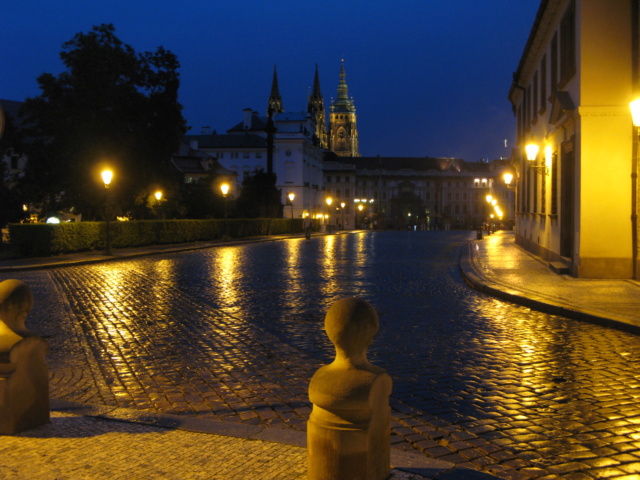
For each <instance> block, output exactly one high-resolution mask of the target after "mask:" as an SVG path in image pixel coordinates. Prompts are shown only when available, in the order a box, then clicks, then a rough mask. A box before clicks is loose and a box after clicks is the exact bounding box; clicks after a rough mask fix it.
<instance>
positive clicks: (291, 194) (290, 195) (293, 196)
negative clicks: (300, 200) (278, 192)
mask: <svg viewBox="0 0 640 480" xmlns="http://www.w3.org/2000/svg"><path fill="white" fill-rule="evenodd" d="M288 197H289V201H290V202H291V203H293V199H294V198H296V194H295V193H293V192H290V193H289V195H288Z"/></svg>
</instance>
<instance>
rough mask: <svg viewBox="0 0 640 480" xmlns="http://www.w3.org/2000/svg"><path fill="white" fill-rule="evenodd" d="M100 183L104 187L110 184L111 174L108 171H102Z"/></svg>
mask: <svg viewBox="0 0 640 480" xmlns="http://www.w3.org/2000/svg"><path fill="white" fill-rule="evenodd" d="M101 175H102V183H104V186H105V187H108V186H109V185H110V184H111V180H112V179H113V172H112V171H111V170H109V169H106V170H103V171H102V173H101Z"/></svg>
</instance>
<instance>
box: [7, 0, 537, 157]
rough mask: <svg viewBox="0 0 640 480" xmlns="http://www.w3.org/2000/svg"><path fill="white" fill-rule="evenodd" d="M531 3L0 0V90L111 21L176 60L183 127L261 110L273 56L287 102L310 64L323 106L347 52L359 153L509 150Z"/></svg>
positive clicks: (290, 106)
mask: <svg viewBox="0 0 640 480" xmlns="http://www.w3.org/2000/svg"><path fill="white" fill-rule="evenodd" d="M539 3H540V2H539V0H397V1H393V2H392V1H389V0H342V1H340V0H322V1H316V0H303V1H300V0H242V1H236V0H227V1H220V0H185V1H182V2H177V1H169V0H159V1H154V2H150V1H143V0H138V1H131V0H110V1H108V2H105V1H102V0H101V1H94V0H66V1H62V2H51V0H20V1H8V0H3V1H2V2H1V7H0V45H1V46H2V48H1V49H0V72H1V73H0V98H5V99H9V100H23V99H24V98H26V97H30V96H35V95H38V94H39V90H38V88H37V83H36V78H37V77H38V75H40V74H41V73H43V72H49V73H54V74H57V73H60V72H61V70H62V64H61V62H60V60H59V57H58V54H59V53H60V49H61V46H62V44H63V43H64V42H65V41H67V40H70V39H71V38H72V37H73V35H74V34H75V33H77V32H87V31H89V30H90V29H91V27H92V26H94V25H98V24H100V23H113V24H114V26H115V28H116V35H117V36H118V37H119V38H120V39H121V40H122V41H123V42H125V43H128V44H130V45H131V46H132V47H133V48H134V49H135V50H136V51H139V52H140V51H145V50H154V49H155V48H156V47H158V46H164V47H165V48H166V49H168V50H171V51H172V52H173V53H175V54H176V55H177V56H178V59H179V60H180V63H181V68H180V73H181V89H180V102H181V103H182V105H183V106H184V112H183V113H184V116H185V118H186V119H187V123H188V125H189V126H191V127H192V130H191V132H192V133H200V130H201V127H203V126H210V127H211V128H212V129H216V130H218V131H219V132H222V131H225V130H226V129H228V128H230V127H231V126H233V125H234V124H236V123H237V122H239V121H241V119H242V110H243V109H244V108H252V109H254V110H258V111H259V112H260V114H261V115H264V114H265V108H266V104H267V98H268V96H269V91H270V87H271V76H272V72H273V65H277V67H278V79H279V84H280V93H281V95H282V97H283V104H284V107H285V110H287V111H303V110H304V109H305V108H306V101H307V94H308V92H309V88H310V87H311V85H312V82H313V74H314V69H315V65H316V64H318V68H319V72H320V83H321V86H322V93H323V95H324V97H325V106H326V108H327V110H328V108H329V103H330V100H331V98H332V97H335V95H336V88H337V84H338V76H339V71H340V60H341V59H342V58H344V60H345V69H346V73H347V84H348V86H349V94H350V96H352V97H353V99H354V102H355V105H356V109H357V115H358V130H359V137H360V153H361V155H363V156H374V155H382V156H455V157H461V158H464V159H465V160H468V161H476V160H479V159H480V158H496V157H499V156H508V155H509V149H505V148H504V139H508V140H509V147H510V146H511V143H512V141H513V139H514V138H513V137H514V134H515V133H514V132H515V121H514V117H513V115H512V112H511V106H510V104H509V102H508V100H507V93H508V90H509V86H510V84H511V75H512V72H513V71H514V70H515V69H516V67H517V65H518V61H519V59H520V56H521V54H522V51H523V48H524V45H525V43H526V40H527V37H528V35H529V31H530V29H531V26H532V25H533V21H534V18H535V13H536V11H537V8H538V5H539Z"/></svg>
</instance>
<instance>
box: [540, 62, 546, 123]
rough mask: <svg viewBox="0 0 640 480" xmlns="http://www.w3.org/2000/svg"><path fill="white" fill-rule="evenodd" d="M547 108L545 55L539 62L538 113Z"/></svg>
mask: <svg viewBox="0 0 640 480" xmlns="http://www.w3.org/2000/svg"><path fill="white" fill-rule="evenodd" d="M546 109H547V56H546V55H544V56H543V57H542V61H541V62H540V114H543V113H544V112H545V110H546Z"/></svg>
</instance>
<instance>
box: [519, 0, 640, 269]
mask: <svg viewBox="0 0 640 480" xmlns="http://www.w3.org/2000/svg"><path fill="white" fill-rule="evenodd" d="M637 4H638V2H637V0H616V1H615V2H610V1H607V0H543V1H542V2H541V4H540V7H539V10H538V13H537V16H536V19H535V22H534V25H533V28H532V30H531V33H530V35H529V39H528V41H527V44H526V46H525V49H524V53H523V55H522V58H521V60H520V63H519V65H518V68H517V71H516V73H515V74H514V77H513V83H512V86H511V89H510V92H509V100H510V101H511V103H512V105H513V109H514V112H515V114H516V121H517V136H518V141H517V144H518V145H517V149H516V150H514V154H513V158H512V162H513V164H514V167H515V169H516V182H517V183H516V184H517V201H516V240H517V242H518V243H519V244H520V245H522V246H523V247H524V248H526V249H528V250H530V251H532V252H533V253H535V254H537V255H539V256H541V257H542V258H544V259H546V260H548V261H549V262H554V263H555V264H558V265H564V266H566V267H567V268H568V269H569V270H570V272H571V273H572V274H573V275H575V276H578V277H585V278H632V277H636V278H637V251H638V246H637V225H636V223H637V222H636V221H635V215H636V214H635V211H636V209H637V195H636V193H635V191H636V190H637V179H636V178H635V177H634V171H636V170H634V169H637V157H636V156H634V143H635V142H636V140H635V139H634V135H633V133H634V131H633V128H632V125H631V115H630V110H629V102H630V101H631V100H632V97H633V94H634V82H635V84H636V85H637V78H638V72H637V63H638V50H637V44H638V13H637V12H638V7H637ZM636 89H637V88H636Z"/></svg>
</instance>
